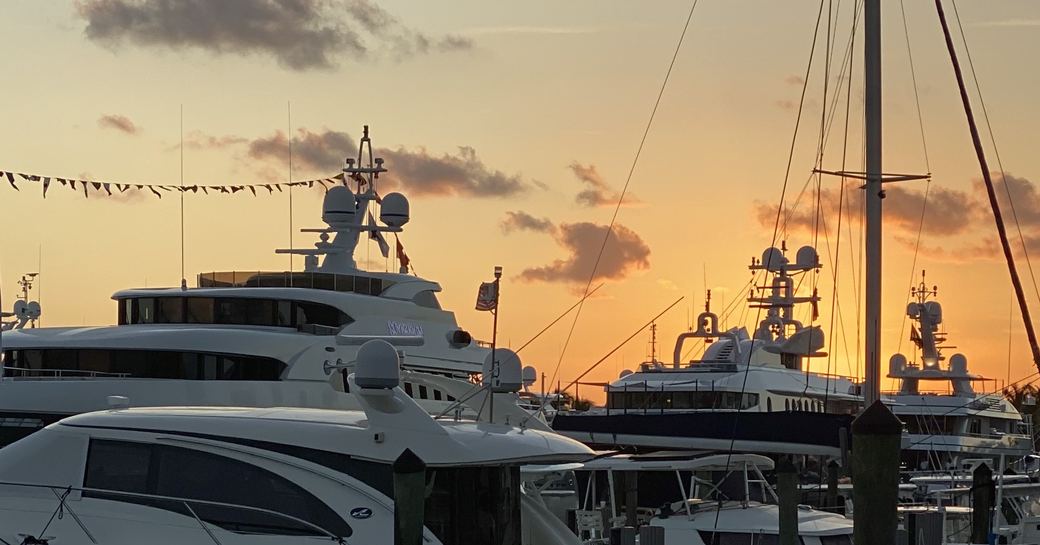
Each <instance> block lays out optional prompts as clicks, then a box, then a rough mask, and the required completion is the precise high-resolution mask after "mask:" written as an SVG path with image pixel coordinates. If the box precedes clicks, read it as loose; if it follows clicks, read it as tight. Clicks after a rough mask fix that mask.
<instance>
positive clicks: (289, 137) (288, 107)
mask: <svg viewBox="0 0 1040 545" xmlns="http://www.w3.org/2000/svg"><path fill="white" fill-rule="evenodd" d="M285 113H286V121H287V123H288V130H287V132H286V137H285V139H286V141H287V142H288V143H289V172H288V176H287V178H286V181H287V182H289V183H288V184H286V187H287V188H289V273H290V274H289V286H292V278H293V275H292V272H293V254H292V250H293V205H292V188H293V186H292V101H288V100H287V101H286V102H285Z"/></svg>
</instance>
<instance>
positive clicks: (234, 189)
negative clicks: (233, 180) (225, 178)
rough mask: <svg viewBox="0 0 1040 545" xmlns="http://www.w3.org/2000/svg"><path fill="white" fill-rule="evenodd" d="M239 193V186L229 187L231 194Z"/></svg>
mask: <svg viewBox="0 0 1040 545" xmlns="http://www.w3.org/2000/svg"><path fill="white" fill-rule="evenodd" d="M239 191H242V186H239V185H233V186H231V192H232V193H238V192H239Z"/></svg>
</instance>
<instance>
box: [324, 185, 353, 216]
mask: <svg viewBox="0 0 1040 545" xmlns="http://www.w3.org/2000/svg"><path fill="white" fill-rule="evenodd" d="M356 214H357V198H356V197H355V196H354V192H353V191H351V190H350V189H349V188H347V187H345V186H342V185H337V186H336V187H333V188H330V189H329V190H328V191H327V192H325V201H324V202H323V203H322V205H321V219H322V220H323V221H324V222H325V223H327V224H329V225H330V226H334V225H342V224H344V223H353V222H354V216H355V215H356Z"/></svg>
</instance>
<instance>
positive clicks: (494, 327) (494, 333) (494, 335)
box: [488, 265, 502, 424]
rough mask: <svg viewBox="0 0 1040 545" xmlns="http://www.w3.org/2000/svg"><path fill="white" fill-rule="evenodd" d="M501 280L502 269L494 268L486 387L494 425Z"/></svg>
mask: <svg viewBox="0 0 1040 545" xmlns="http://www.w3.org/2000/svg"><path fill="white" fill-rule="evenodd" d="M501 280H502V267H501V266H498V265H496V266H495V308H493V309H491V315H492V316H493V319H492V322H491V377H490V378H491V380H489V381H488V385H489V387H490V388H491V389H490V390H488V401H490V402H491V403H490V405H491V407H490V408H489V409H488V421H489V422H490V423H492V424H494V423H495V376H496V375H498V360H497V359H495V348H496V343H497V342H498V300H499V285H500V284H501Z"/></svg>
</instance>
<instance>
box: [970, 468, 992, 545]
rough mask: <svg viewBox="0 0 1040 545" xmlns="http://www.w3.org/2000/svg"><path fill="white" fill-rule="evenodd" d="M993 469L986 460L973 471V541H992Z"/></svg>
mask: <svg viewBox="0 0 1040 545" xmlns="http://www.w3.org/2000/svg"><path fill="white" fill-rule="evenodd" d="M993 496H994V488H993V470H992V469H990V468H989V466H988V465H986V463H985V462H983V463H981V464H979V465H978V467H976V468H975V471H972V472H971V506H972V509H971V542H972V543H991V542H990V540H989V535H990V533H991V532H992V523H993Z"/></svg>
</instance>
